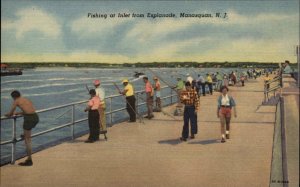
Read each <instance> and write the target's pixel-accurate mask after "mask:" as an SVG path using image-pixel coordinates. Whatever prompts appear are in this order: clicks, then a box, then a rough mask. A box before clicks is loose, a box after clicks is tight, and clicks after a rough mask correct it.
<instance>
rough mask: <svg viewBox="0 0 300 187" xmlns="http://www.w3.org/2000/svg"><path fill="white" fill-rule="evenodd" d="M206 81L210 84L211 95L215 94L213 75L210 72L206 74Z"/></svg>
mask: <svg viewBox="0 0 300 187" xmlns="http://www.w3.org/2000/svg"><path fill="white" fill-rule="evenodd" d="M205 83H206V84H207V85H208V89H209V93H210V95H212V94H213V81H212V77H211V75H210V74H209V73H207V74H206V82H205Z"/></svg>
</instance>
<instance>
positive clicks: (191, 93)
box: [180, 82, 199, 141]
mask: <svg viewBox="0 0 300 187" xmlns="http://www.w3.org/2000/svg"><path fill="white" fill-rule="evenodd" d="M185 88H186V90H184V91H182V92H181V94H180V102H181V103H183V104H184V114H183V121H184V123H183V129H182V135H181V138H180V140H181V141H186V140H187V138H188V136H189V121H191V137H190V138H191V139H194V138H195V134H197V132H198V125H197V112H198V108H199V99H198V94H197V92H196V91H195V90H194V89H192V85H191V83H190V82H186V83H185Z"/></svg>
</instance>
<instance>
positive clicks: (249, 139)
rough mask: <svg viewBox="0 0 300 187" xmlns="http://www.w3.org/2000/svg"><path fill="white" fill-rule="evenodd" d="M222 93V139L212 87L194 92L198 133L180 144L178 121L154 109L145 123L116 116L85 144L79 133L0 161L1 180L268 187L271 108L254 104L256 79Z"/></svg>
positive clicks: (62, 186) (41, 186)
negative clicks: (232, 112) (228, 121)
mask: <svg viewBox="0 0 300 187" xmlns="http://www.w3.org/2000/svg"><path fill="white" fill-rule="evenodd" d="M230 92H231V94H232V95H233V96H234V98H235V100H236V102H237V105H238V107H237V110H238V117H237V118H235V119H233V120H232V127H231V129H232V130H231V139H230V140H228V141H227V142H226V143H224V144H223V143H220V125H219V119H218V118H217V116H216V99H217V96H218V95H219V93H214V95H213V96H210V95H207V96H205V97H201V104H200V106H201V110H200V111H199V114H198V125H199V134H198V135H197V136H196V139H194V140H189V141H188V142H180V141H179V137H180V135H181V129H182V124H183V122H182V121H176V120H174V119H172V118H170V117H169V116H168V115H163V114H162V113H155V118H154V119H152V120H148V119H145V120H144V121H145V124H142V123H135V124H129V123H125V122H124V123H120V124H118V125H114V126H113V127H111V128H109V134H108V137H109V140H108V141H107V142H105V141H104V140H102V141H99V142H96V143H94V144H85V143H83V141H84V140H86V139H87V136H84V137H81V138H78V139H76V140H75V141H71V142H66V143H63V144H61V145H58V146H55V147H52V148H49V149H46V150H44V151H41V152H38V153H36V154H34V155H33V161H34V165H33V166H32V167H20V166H18V165H17V163H18V162H20V161H23V160H20V161H18V162H17V163H16V165H6V166H3V167H1V186H3V187H15V186H20V187H27V186H28V187H47V186H51V187H52V186H55V187H71V186H72V187H75V186H78V187H81V186H82V187H89V186H91V187H92V186H93V187H94V186H101V187H102V186H103V187H123V186H124V187H127V186H130V187H131V186H132V187H143V186H148V187H160V186H161V187H168V186H170V187H187V186H188V187H199V186H200V187H201V186H203V187H214V186H215V187H220V186H224V187H225V186H228V187H234V186H238V187H239V186H241V187H247V186H249V187H255V186H263V187H266V186H269V180H270V170H271V159H272V143H273V130H274V120H275V107H274V106H260V104H261V102H262V100H263V81H262V80H261V79H258V80H249V81H247V82H246V86H245V87H230ZM174 109H175V106H171V107H168V108H164V111H166V112H168V113H172V112H173V111H174ZM177 118H178V119H179V120H181V119H182V117H177ZM102 138H103V137H102Z"/></svg>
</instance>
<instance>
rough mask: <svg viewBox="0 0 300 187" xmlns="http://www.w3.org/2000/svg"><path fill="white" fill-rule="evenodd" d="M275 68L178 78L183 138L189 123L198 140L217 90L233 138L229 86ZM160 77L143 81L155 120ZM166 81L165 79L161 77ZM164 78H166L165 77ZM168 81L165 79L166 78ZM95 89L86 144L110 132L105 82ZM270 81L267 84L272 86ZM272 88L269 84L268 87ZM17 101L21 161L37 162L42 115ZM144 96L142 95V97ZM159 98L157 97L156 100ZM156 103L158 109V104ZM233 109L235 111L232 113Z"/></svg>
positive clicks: (226, 134)
mask: <svg viewBox="0 0 300 187" xmlns="http://www.w3.org/2000/svg"><path fill="white" fill-rule="evenodd" d="M291 71H292V70H291V68H290V66H289V61H285V63H284V64H282V67H281V68H280V69H279V70H278V72H277V74H278V75H280V74H282V73H291ZM274 72H275V71H274V70H273V69H272V68H267V69H254V68H253V69H248V70H247V71H243V72H242V71H232V72H231V73H229V74H226V73H220V72H215V73H206V74H198V77H197V78H193V77H192V76H191V75H190V74H187V75H186V79H185V80H183V79H182V78H181V77H178V78H177V84H176V86H170V85H169V86H170V87H171V89H174V90H175V91H176V92H177V94H178V105H181V106H182V105H183V106H184V112H183V128H182V134H181V137H180V140H181V141H187V139H188V138H189V126H190V128H191V131H190V139H194V138H195V135H196V134H197V132H198V124H197V112H198V110H199V106H200V97H202V96H206V94H210V95H213V92H214V91H219V92H221V94H220V95H219V97H218V99H217V101H216V103H217V117H218V118H220V124H221V142H222V143H224V142H226V139H229V138H230V120H231V114H232V113H233V114H234V116H235V117H237V111H236V102H235V100H234V98H233V97H232V96H231V95H230V94H229V88H228V87H229V86H235V85H239V86H245V80H247V79H256V78H257V77H259V76H262V75H264V81H265V83H267V82H269V81H270V80H271V78H270V76H269V74H273V73H274ZM160 79H161V78H160V77H158V76H154V77H153V82H152V83H151V81H150V79H149V78H148V77H146V76H143V82H144V84H145V87H144V93H145V95H146V96H145V99H144V100H145V102H146V105H147V115H146V116H145V118H148V119H149V120H151V119H152V118H154V114H153V112H162V102H161V84H160ZM161 80H162V79H161ZM162 81H163V80H162ZM164 82H165V81H164ZM93 83H94V86H95V88H94V89H91V90H89V94H90V99H89V101H88V103H87V106H86V108H85V110H84V111H85V112H88V125H89V130H90V133H89V137H88V139H87V140H86V141H85V142H86V143H93V142H95V141H98V140H99V136H100V134H104V136H105V139H107V137H106V133H107V127H106V115H105V110H106V103H105V89H104V88H103V87H101V81H100V80H95V81H94V82H93ZM122 84H123V86H124V88H123V90H121V89H119V88H118V87H117V85H116V84H115V86H116V87H117V89H118V90H119V93H120V94H122V95H123V96H124V97H125V102H126V110H127V112H128V114H129V121H128V122H129V123H134V122H136V117H137V116H139V117H140V115H139V114H138V113H137V111H136V98H135V91H134V86H133V85H132V84H131V83H130V82H129V80H128V79H124V80H123V81H122ZM268 85H269V84H267V86H268ZM268 88H269V87H268ZM11 96H12V98H13V100H14V102H13V105H12V107H11V110H10V111H9V113H7V114H6V116H8V117H11V116H13V115H23V116H24V124H23V129H24V134H23V135H22V138H24V139H25V145H26V150H27V155H28V158H27V159H26V160H25V162H22V163H20V164H19V165H21V166H31V165H32V164H33V162H32V158H31V130H32V128H34V127H35V126H36V125H37V123H38V122H39V117H38V115H37V114H36V112H35V108H34V106H33V104H32V102H31V101H30V100H29V99H27V98H24V97H22V96H21V93H20V92H19V91H17V90H15V91H13V92H12V93H11ZM140 98H141V97H140ZM154 98H155V100H154ZM154 102H155V108H153V107H154ZM17 107H19V108H20V109H21V110H22V112H19V113H16V112H15V110H16V108H17ZM232 111H233V112H232Z"/></svg>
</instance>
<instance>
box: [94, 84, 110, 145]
mask: <svg viewBox="0 0 300 187" xmlns="http://www.w3.org/2000/svg"><path fill="white" fill-rule="evenodd" d="M94 86H95V91H96V96H97V97H99V99H100V105H99V115H100V120H99V124H100V134H104V136H105V139H106V133H107V128H106V115H105V110H106V104H105V89H104V88H103V87H102V86H101V81H100V80H95V81H94Z"/></svg>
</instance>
